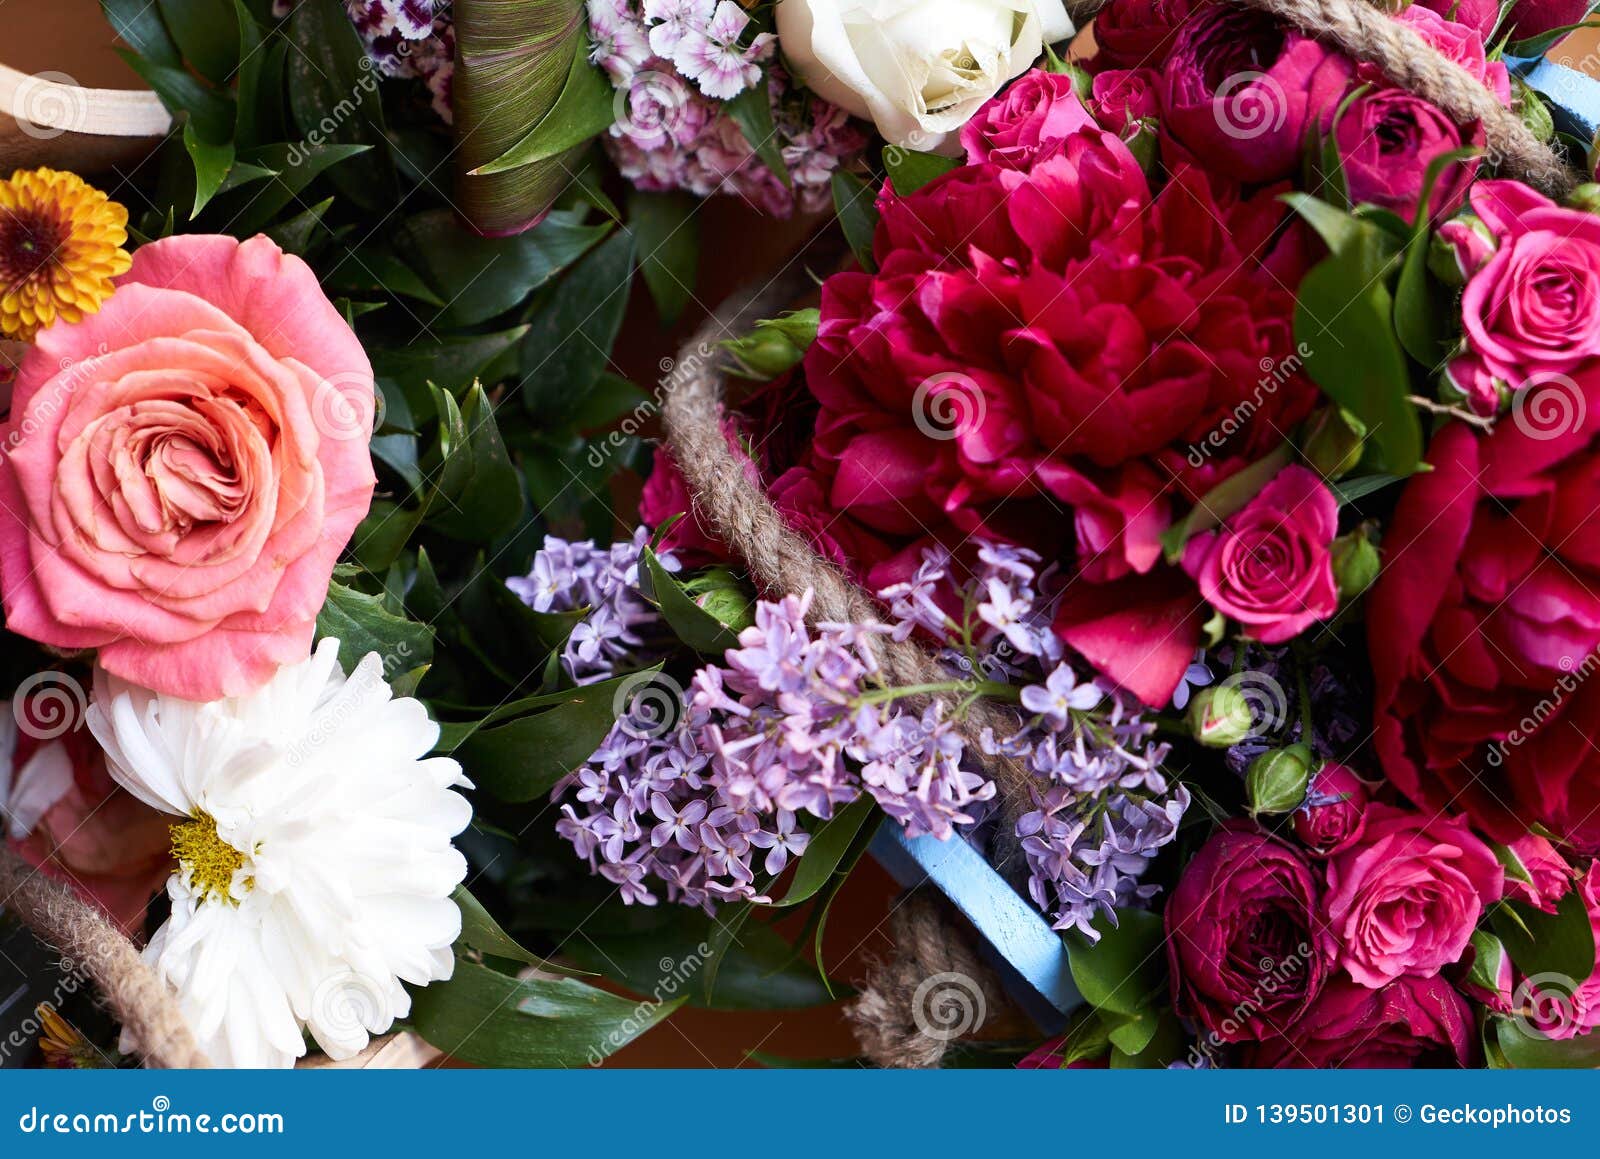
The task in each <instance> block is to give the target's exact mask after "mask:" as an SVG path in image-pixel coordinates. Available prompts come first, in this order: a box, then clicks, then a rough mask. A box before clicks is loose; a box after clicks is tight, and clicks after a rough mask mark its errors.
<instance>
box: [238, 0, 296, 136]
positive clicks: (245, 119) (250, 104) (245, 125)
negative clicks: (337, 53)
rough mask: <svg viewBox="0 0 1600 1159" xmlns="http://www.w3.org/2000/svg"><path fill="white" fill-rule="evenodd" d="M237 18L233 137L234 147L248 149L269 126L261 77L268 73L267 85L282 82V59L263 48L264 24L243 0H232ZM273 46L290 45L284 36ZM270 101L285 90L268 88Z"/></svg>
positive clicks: (276, 47)
mask: <svg viewBox="0 0 1600 1159" xmlns="http://www.w3.org/2000/svg"><path fill="white" fill-rule="evenodd" d="M233 15H234V19H235V20H236V21H238V24H239V41H238V45H237V52H238V61H239V66H238V70H237V81H236V83H235V89H234V98H233V99H234V105H235V106H236V107H235V109H234V122H233V138H234V144H235V146H236V147H237V146H242V147H244V148H249V147H251V146H252V145H258V144H260V143H261V140H262V130H263V129H264V128H265V127H266V120H265V119H264V118H263V117H262V115H261V114H262V112H263V110H262V109H261V108H260V103H261V91H262V90H261V80H262V77H263V75H265V76H266V78H267V81H268V84H269V85H273V83H274V82H275V81H281V74H280V73H279V72H277V71H276V70H277V69H278V68H280V67H281V65H282V62H283V58H282V57H281V56H279V57H276V58H275V59H274V58H273V53H272V52H271V51H269V50H263V49H262V47H261V27H260V25H258V24H257V23H256V20H255V17H254V16H252V15H250V10H249V9H248V8H246V7H245V5H244V0H233ZM272 48H273V49H281V50H287V48H288V44H287V43H286V42H285V41H283V40H281V39H274V40H273V42H272ZM267 91H268V98H267V99H268V100H275V101H281V100H282V99H283V93H282V91H281V87H277V86H274V87H272V88H269V89H268V90H267Z"/></svg>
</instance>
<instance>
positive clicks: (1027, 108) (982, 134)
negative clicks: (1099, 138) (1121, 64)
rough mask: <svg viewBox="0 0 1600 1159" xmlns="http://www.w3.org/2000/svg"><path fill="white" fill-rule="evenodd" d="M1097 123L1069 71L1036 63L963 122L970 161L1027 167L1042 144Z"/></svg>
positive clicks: (962, 134)
mask: <svg viewBox="0 0 1600 1159" xmlns="http://www.w3.org/2000/svg"><path fill="white" fill-rule="evenodd" d="M1093 124H1094V120H1093V118H1091V117H1090V116H1089V113H1088V110H1087V109H1085V108H1084V107H1083V102H1081V101H1080V100H1078V95H1077V93H1076V92H1074V91H1073V87H1072V78H1071V77H1070V76H1068V75H1067V74H1066V73H1055V72H1045V71H1044V69H1042V68H1036V69H1033V70H1031V71H1029V72H1025V73H1023V74H1022V75H1021V76H1019V77H1018V78H1017V79H1016V80H1014V81H1012V82H1011V83H1010V84H1009V85H1008V86H1006V90H1005V92H1003V93H1001V94H1000V95H999V96H997V97H996V98H994V99H993V100H991V101H989V102H988V103H987V104H985V105H984V106H983V108H981V109H979V110H978V113H977V115H976V116H974V117H973V118H972V120H970V121H968V122H967V123H966V124H965V125H963V126H962V127H961V147H962V148H963V149H964V150H966V154H967V162H968V163H969V164H974V165H975V164H979V163H981V162H984V161H992V162H994V163H995V164H996V165H1004V166H1006V167H1008V168H1011V169H1022V168H1025V167H1027V166H1028V165H1029V164H1030V163H1031V162H1032V161H1033V158H1034V155H1035V154H1036V153H1038V152H1039V150H1040V148H1041V147H1043V146H1045V145H1048V144H1049V143H1050V142H1052V141H1059V140H1060V139H1061V138H1062V137H1065V136H1066V135H1067V134H1068V133H1071V132H1075V131H1076V130H1078V129H1084V128H1088V127H1089V126H1090V125H1093Z"/></svg>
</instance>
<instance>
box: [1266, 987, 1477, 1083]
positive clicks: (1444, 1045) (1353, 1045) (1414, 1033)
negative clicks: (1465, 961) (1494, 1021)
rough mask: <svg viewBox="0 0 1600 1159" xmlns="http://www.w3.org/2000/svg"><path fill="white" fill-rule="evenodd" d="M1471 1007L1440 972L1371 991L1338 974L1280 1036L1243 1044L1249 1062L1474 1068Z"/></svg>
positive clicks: (1277, 1066)
mask: <svg viewBox="0 0 1600 1159" xmlns="http://www.w3.org/2000/svg"><path fill="white" fill-rule="evenodd" d="M1475 1038H1476V1030H1475V1027H1474V1025H1473V1019H1472V1008H1471V1007H1470V1006H1468V1005H1467V1000H1466V999H1465V998H1463V997H1462V996H1461V995H1460V994H1458V993H1457V992H1456V990H1455V988H1454V987H1453V986H1451V985H1450V983H1448V982H1446V981H1445V980H1444V979H1443V978H1418V977H1412V976H1408V977H1404V978H1397V979H1395V980H1394V981H1393V982H1391V983H1389V984H1388V985H1387V986H1384V987H1382V988H1381V989H1377V990H1369V989H1368V988H1367V987H1365V986H1360V985H1357V984H1356V983H1354V982H1351V981H1349V980H1348V979H1345V978H1341V977H1334V978H1330V979H1328V984H1327V985H1326V986H1324V987H1323V988H1322V994H1321V995H1320V996H1319V997H1318V998H1317V1000H1316V1002H1314V1003H1313V1004H1312V1006H1311V1008H1310V1009H1309V1010H1307V1011H1306V1012H1305V1014H1304V1015H1303V1016H1301V1018H1300V1020H1299V1021H1297V1022H1296V1023H1295V1024H1294V1025H1293V1026H1291V1027H1290V1028H1289V1030H1288V1031H1287V1033H1285V1034H1284V1035H1283V1036H1282V1037H1280V1038H1269V1039H1267V1040H1266V1041H1264V1042H1261V1043H1257V1044H1253V1045H1251V1046H1248V1047H1246V1048H1245V1050H1244V1053H1243V1056H1242V1058H1241V1060H1240V1061H1241V1062H1242V1063H1243V1064H1244V1065H1245V1066H1247V1067H1255V1068H1275V1069H1283V1068H1288V1069H1304V1068H1316V1069H1326V1068H1333V1067H1338V1068H1341V1069H1350V1070H1360V1069H1378V1068H1383V1069H1396V1068H1401V1069H1403V1068H1409V1067H1464V1066H1471V1065H1472V1064H1473V1061H1474V1060H1475V1058H1476V1055H1477V1047H1476V1045H1475Z"/></svg>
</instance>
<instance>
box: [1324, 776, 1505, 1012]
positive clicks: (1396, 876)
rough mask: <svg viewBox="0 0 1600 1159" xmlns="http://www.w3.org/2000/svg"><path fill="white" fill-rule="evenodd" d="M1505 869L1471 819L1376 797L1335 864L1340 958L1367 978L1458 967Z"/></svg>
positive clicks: (1332, 914)
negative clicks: (1352, 842)
mask: <svg viewBox="0 0 1600 1159" xmlns="http://www.w3.org/2000/svg"><path fill="white" fill-rule="evenodd" d="M1504 888H1505V870H1504V869H1503V868H1502V867H1501V865H1500V862H1499V861H1497V860H1496V859H1495V856H1494V852H1493V850H1491V849H1490V848H1489V847H1488V846H1487V845H1485V844H1484V843H1483V842H1482V841H1481V840H1479V839H1478V838H1477V837H1476V836H1474V835H1473V833H1472V831H1471V830H1470V829H1468V828H1467V823H1466V820H1465V818H1462V817H1446V816H1434V815H1429V814H1423V813H1414V812H1410V811H1407V810H1402V809H1396V808H1393V807H1392V806H1388V805H1373V806H1372V807H1371V808H1370V809H1368V810H1367V824H1366V830H1365V832H1363V833H1362V835H1361V840H1360V841H1359V842H1357V843H1356V844H1355V845H1353V846H1351V847H1350V848H1348V849H1346V850H1344V851H1343V852H1342V853H1340V854H1339V855H1338V856H1336V857H1334V858H1332V859H1331V860H1329V862H1328V892H1327V899H1326V902H1327V920H1328V926H1329V928H1330V929H1332V931H1333V933H1334V935H1335V936H1336V937H1337V938H1338V940H1339V965H1340V966H1342V967H1344V969H1346V970H1347V971H1349V973H1350V976H1351V977H1352V978H1354V979H1355V980H1356V981H1357V982H1359V983H1361V984H1362V985H1363V986H1370V987H1374V988H1376V987H1379V986H1383V985H1385V984H1387V983H1388V982H1390V981H1392V980H1393V979H1395V978H1398V977H1400V976H1401V975H1409V976H1412V977H1424V978H1425V977H1430V976H1432V975H1434V974H1437V973H1438V972H1439V971H1440V970H1442V969H1443V968H1444V967H1446V966H1450V965H1454V964H1455V963H1456V962H1458V961H1460V960H1461V957H1462V955H1463V954H1464V953H1465V952H1466V949H1467V943H1468V941H1469V940H1470V939H1471V937H1472V931H1473V929H1474V928H1475V927H1476V926H1477V924H1478V919H1479V918H1480V917H1481V916H1482V915H1483V912H1484V910H1485V909H1487V908H1488V907H1489V906H1490V905H1492V904H1493V903H1494V902H1496V901H1498V900H1499V899H1500V896H1501V893H1502V892H1503V890H1504Z"/></svg>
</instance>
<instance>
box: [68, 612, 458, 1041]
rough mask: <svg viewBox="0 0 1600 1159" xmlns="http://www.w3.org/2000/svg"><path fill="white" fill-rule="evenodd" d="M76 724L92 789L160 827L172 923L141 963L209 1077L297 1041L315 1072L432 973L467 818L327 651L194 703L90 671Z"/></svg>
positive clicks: (427, 724) (421, 754) (364, 680)
mask: <svg viewBox="0 0 1600 1159" xmlns="http://www.w3.org/2000/svg"><path fill="white" fill-rule="evenodd" d="M88 720H89V727H90V729H92V730H93V732H94V735H95V737H96V738H97V739H98V740H99V741H100V744H101V745H102V746H103V747H104V748H105V750H106V757H107V761H108V763H109V766H110V769H111V774H112V776H114V777H115V778H116V779H117V781H118V782H119V783H120V784H121V785H122V786H123V787H124V788H126V789H127V790H128V791H129V792H130V793H132V794H134V795H135V796H136V797H138V798H139V799H140V800H142V801H145V802H146V803H147V804H149V805H151V806H153V807H154V808H156V809H160V810H162V811H164V812H167V813H174V814H178V815H180V816H182V817H185V818H187V820H184V821H181V822H179V823H177V824H174V825H173V827H172V839H173V841H172V845H173V854H174V856H175V858H176V859H177V861H178V869H177V871H176V872H175V873H174V874H173V876H172V878H171V880H170V881H169V882H168V883H167V893H168V894H169V896H170V897H171V898H172V917H171V918H170V919H169V920H168V921H167V923H166V924H165V925H164V926H162V927H161V929H160V930H158V931H157V932H156V935H155V936H154V937H153V938H151V939H150V945H149V946H148V947H147V948H146V949H145V955H144V956H145V960H146V961H148V962H149V963H150V964H151V966H153V967H154V968H155V970H156V971H157V973H158V974H160V975H161V977H163V978H164V979H165V980H166V981H167V982H168V983H170V984H171V985H172V987H173V988H174V990H175V991H176V992H177V994H178V998H179V1002H180V1004H181V1006H182V1007H183V1011H184V1013H185V1015H186V1016H187V1018H188V1020H189V1024H190V1026H191V1027H192V1028H193V1030H194V1032H195V1035H196V1037H197V1038H198V1039H199V1041H200V1045H201V1047H202V1048H203V1049H204V1050H205V1051H206V1053H207V1054H208V1055H209V1056H210V1058H211V1061H212V1063H213V1064H214V1065H217V1066H249V1067H265V1066H289V1065H292V1064H293V1062H294V1060H295V1059H296V1058H297V1057H299V1056H300V1055H302V1054H304V1053H305V1041H304V1037H303V1035H302V1028H304V1029H308V1030H310V1032H311V1034H312V1037H314V1038H315V1039H316V1041H317V1044H318V1045H319V1046H320V1047H321V1048H322V1049H323V1050H324V1051H326V1052H327V1053H328V1054H329V1055H330V1056H331V1057H333V1058H335V1059H344V1058H349V1057H351V1056H352V1055H354V1054H356V1053H358V1052H359V1051H360V1050H361V1049H362V1048H363V1047H365V1046H366V1045H367V1041H368V1037H367V1036H368V1033H369V1032H371V1033H373V1034H378V1033H381V1032H382V1031H384V1030H387V1029H388V1028H389V1026H390V1025H391V1024H392V1023H393V1021H394V1020H395V1019H396V1018H400V1017H404V1016H405V1015H406V1014H407V1013H408V1012H409V1010H410V998H409V996H408V995H407V994H406V991H405V989H404V987H402V986H401V982H402V981H404V982H410V983H413V984H415V985H426V984H427V983H429V982H433V981H438V980H441V979H445V978H448V977H450V973H451V970H452V968H453V965H454V957H453V955H452V952H451V944H452V943H453V942H454V941H455V940H456V937H457V935H458V934H459V933H460V929H461V915H460V911H459V910H458V909H457V907H456V904H455V902H453V901H452V900H451V898H450V895H451V892H452V891H453V890H454V889H455V887H456V886H457V885H458V884H460V882H461V880H462V878H463V877H465V876H466V869H467V866H466V860H465V859H464V858H463V857H462V856H461V854H460V853H459V852H457V851H456V849H455V848H454V847H453V846H452V845H451V843H450V839H451V838H452V837H454V836H455V835H456V834H457V833H459V832H461V830H462V829H464V828H465V827H466V825H467V822H468V821H469V820H470V819H471V816H472V809H471V806H469V805H468V804H467V801H466V799H465V798H463V797H462V796H461V795H460V794H458V793H454V792H451V791H450V790H451V789H452V788H453V787H456V786H465V787H469V788H470V785H469V783H468V782H467V780H466V779H465V778H464V777H463V776H462V775H461V767H460V766H459V765H458V764H456V762H455V761H453V760H450V759H449V758H447V757H429V756H428V755H427V754H428V752H429V751H430V750H431V749H432V748H433V746H434V743H435V742H436V741H437V739H438V735H439V729H438V726H437V725H435V724H434V723H433V722H432V721H431V720H429V719H428V714H427V712H426V711H425V710H424V709H423V707H422V704H421V703H420V702H418V701H416V700H411V699H406V698H400V699H396V698H395V697H394V696H393V695H392V693H391V692H390V690H389V686H388V684H387V683H386V682H385V681H384V679H383V671H382V665H381V664H380V662H379V659H378V657H377V656H376V655H369V656H368V657H367V658H366V659H365V660H363V661H362V662H361V663H360V664H359V665H357V667H356V670H355V672H354V673H352V674H351V676H350V677H349V678H348V679H346V678H345V675H344V672H343V671H342V670H341V669H340V667H339V660H338V643H337V641H334V640H324V641H322V643H321V644H320V645H319V646H318V648H317V650H316V652H315V653H314V654H313V655H312V656H311V658H310V659H308V660H306V661H304V662H303V663H300V664H292V665H288V666H286V667H284V668H282V669H280V670H279V672H278V674H277V675H276V676H274V677H273V678H272V680H271V681H270V682H268V683H267V685H266V686H265V687H263V688H261V689H259V690H258V691H256V692H254V693H252V694H251V695H249V696H243V697H236V698H233V699H227V700H218V701H213V702H211V703H208V704H199V703H196V702H194V701H190V700H180V699H178V698H176V697H171V696H162V695H159V694H156V693H152V692H149V691H147V690H146V689H143V688H139V687H136V686H134V685H131V684H128V683H127V682H125V681H123V680H121V679H119V678H117V677H115V676H111V675H109V674H107V673H104V672H97V673H96V675H95V695H94V703H93V704H91V705H90V707H89V714H88Z"/></svg>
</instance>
